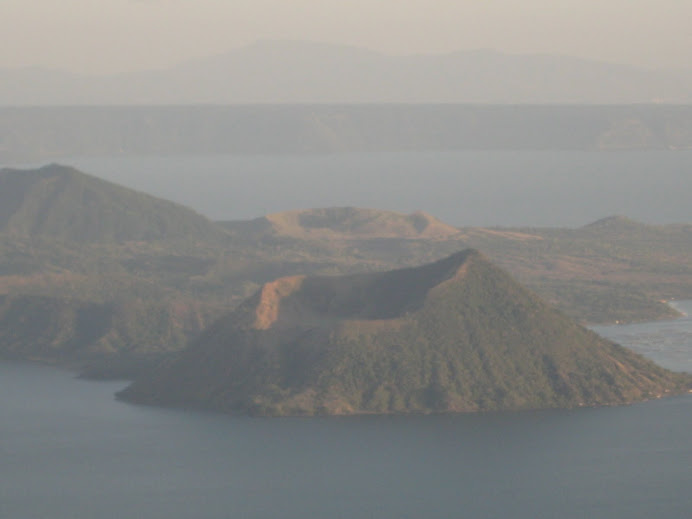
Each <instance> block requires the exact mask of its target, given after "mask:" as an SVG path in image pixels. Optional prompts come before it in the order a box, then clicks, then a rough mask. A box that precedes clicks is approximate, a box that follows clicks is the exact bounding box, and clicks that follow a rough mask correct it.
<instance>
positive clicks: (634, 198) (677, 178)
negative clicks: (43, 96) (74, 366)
mask: <svg viewBox="0 0 692 519" xmlns="http://www.w3.org/2000/svg"><path fill="white" fill-rule="evenodd" d="M59 162H61V163H66V164H71V165H74V166H76V167H78V168H79V169H81V170H83V171H84V172H86V173H90V174H93V175H96V176H99V177H102V178H105V179H108V180H111V181H114V182H117V183H121V184H124V185H126V186H130V187H133V188H136V189H139V190H142V191H145V192H148V193H151V194H154V195H156V196H160V197H163V198H167V199H169V200H173V201H176V202H179V203H182V204H185V205H188V206H190V207H192V208H194V209H196V210H197V211H199V212H201V213H203V214H205V215H207V216H209V217H210V218H212V219H215V220H231V219H249V218H254V217H258V216H262V215H264V214H267V213H273V212H279V211H286V210H290V209H304V208H311V207H331V206H356V207H372V208H376V209H389V210H395V211H402V212H411V211H416V210H423V211H426V212H428V213H430V214H432V215H434V216H437V217H438V218H440V219H442V220H443V221H445V222H447V223H450V224H452V225H457V226H467V225H474V226H492V225H499V226H566V227H578V226H581V225H585V224H588V223H591V222H593V221H595V220H598V219H600V218H603V217H606V216H611V215H614V214H622V215H626V216H629V217H630V218H634V219H636V220H640V221H643V222H646V223H671V222H685V223H687V222H692V204H690V203H689V200H690V196H691V194H692V151H676V152H667V151H638V152H633V151H629V152H579V151H497V150H492V151H454V152H430V153H424V152H411V153H344V154H334V155H318V156H310V155H286V156H239V155H235V156H231V155H229V156H183V157H106V158H103V157H101V158H66V159H63V160H61V161H59Z"/></svg>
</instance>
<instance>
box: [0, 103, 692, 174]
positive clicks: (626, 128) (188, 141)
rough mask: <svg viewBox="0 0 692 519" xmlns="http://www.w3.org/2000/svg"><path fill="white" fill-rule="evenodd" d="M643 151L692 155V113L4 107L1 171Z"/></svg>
mask: <svg viewBox="0 0 692 519" xmlns="http://www.w3.org/2000/svg"><path fill="white" fill-rule="evenodd" d="M690 91H692V90H690ZM642 149H659V150H686V149H692V105H686V106H682V105H662V104H648V105H639V104H638V105H618V106H615V105H611V106H568V105H559V106H557V105H470V104H466V105H462V104H454V105H450V104H437V105H432V104H420V105H403V104H391V103H390V104H379V105H376V104H361V105H345V104H341V105H319V104H310V105H308V104H301V105H245V106H244V105H233V106H231V105H226V106H220V105H219V106H201V105H197V106H118V107H109V106H88V107H87V106H74V107H48V106H43V107H42V106H35V107H10V108H1V107H0V164H2V163H6V164H16V163H21V162H23V161H24V162H26V161H28V162H38V161H48V160H52V161H62V160H64V157H91V156H105V157H112V156H138V155H163V156H180V155H214V154H230V155H244V154H251V155H286V154H322V153H363V152H364V153H371V152H401V151H404V152H406V151H426V152H440V151H443V152H444V151H457V150H642Z"/></svg>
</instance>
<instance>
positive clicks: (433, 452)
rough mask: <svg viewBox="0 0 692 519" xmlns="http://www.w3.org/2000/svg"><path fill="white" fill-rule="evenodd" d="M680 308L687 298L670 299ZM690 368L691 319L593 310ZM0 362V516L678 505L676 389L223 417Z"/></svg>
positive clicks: (632, 517)
mask: <svg viewBox="0 0 692 519" xmlns="http://www.w3.org/2000/svg"><path fill="white" fill-rule="evenodd" d="M676 304H677V305H678V308H680V309H681V310H683V311H685V312H687V313H688V314H689V313H691V312H692V301H683V302H679V303H676ZM597 330H598V331H599V333H602V334H604V335H606V336H608V337H611V338H614V339H616V340H622V341H623V344H626V345H627V344H632V345H634V346H635V347H636V349H637V350H638V351H641V352H644V353H646V354H647V355H648V356H654V357H655V358H656V359H657V360H658V361H660V362H661V363H662V364H664V365H667V366H668V367H672V368H677V369H686V370H692V319H690V318H689V317H687V318H683V319H680V320H677V321H671V322H666V323H648V324H637V325H625V326H612V327H598V328H597ZM121 387H123V383H118V382H107V383H104V382H89V381H84V380H78V379H75V378H74V377H73V375H72V374H70V373H68V372H64V371H59V370H55V369H53V368H49V367H45V366H36V365H27V364H17V363H0V391H1V392H2V394H3V398H2V399H1V400H0V413H1V414H2V416H3V420H2V421H1V422H0V459H1V460H2V463H0V517H2V518H3V519H25V518H31V517H50V518H51V519H68V518H69V519H74V518H75V517H98V518H103V519H110V518H113V519H116V518H118V519H120V518H122V517H145V518H147V519H149V518H151V519H158V518H161V519H163V518H166V519H188V518H190V517H195V518H199V519H217V518H218V519H228V518H252V519H254V518H258V519H259V518H262V519H264V518H267V519H269V518H277V517H281V518H287V519H299V518H300V519H303V518H305V517H335V518H340V517H343V518H349V519H369V518H381V519H390V518H391V519H394V518H421V517H425V518H430V519H437V518H439V519H443V518H444V519H448V518H449V517H469V518H496V517H512V518H514V519H537V518H560V519H572V518H573V519H577V518H579V519H583V518H584V517H589V518H594V519H650V518H651V517H665V518H666V519H678V518H679V519H687V518H688V517H689V511H690V510H692V494H690V492H689V489H690V487H691V486H692V470H691V469H690V467H692V440H691V439H690V435H689V431H690V430H692V395H686V396H680V397H674V398H670V399H663V400H658V401H652V402H648V403H644V404H637V405H632V406H624V407H614V408H600V409H576V410H569V411H539V412H522V413H486V414H468V415H442V416H390V417H387V416H385V417H377V416H368V417H347V418H334V417H332V418H309V419H294V418H286V419H258V418H246V417H228V416H222V415H212V414H204V413H195V412H187V411H178V410H166V409H159V408H147V407H137V406H132V405H128V404H124V403H121V402H117V401H115V400H114V399H113V393H114V392H115V391H116V390H118V389H120V388H121Z"/></svg>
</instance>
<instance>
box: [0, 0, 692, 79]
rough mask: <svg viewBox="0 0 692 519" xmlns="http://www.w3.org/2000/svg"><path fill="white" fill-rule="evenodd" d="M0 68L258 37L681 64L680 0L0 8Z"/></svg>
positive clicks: (113, 2) (686, 57) (345, 0)
mask: <svg viewBox="0 0 692 519" xmlns="http://www.w3.org/2000/svg"><path fill="white" fill-rule="evenodd" d="M0 20H1V21H2V31H3V38H2V39H3V44H2V45H1V46H0V67H19V66H49V67H54V68H64V69H69V70H74V71H82V72H93V73H101V72H118V71H124V70H132V69H141V68H154V67H166V66H169V65H172V64H174V63H177V62H180V61H184V60H187V59H190V58H194V57H199V56H206V55H210V54H219V53H222V52H226V51H229V50H232V49H234V48H238V47H241V46H243V45H247V44H249V43H252V42H253V41H256V40H258V39H303V40H312V41H324V42H332V43H346V44H351V45H358V46H362V47H368V48H371V49H374V50H379V51H383V52H386V53H391V54H409V53H437V52H447V51H454V50H467V49H478V48H493V49H497V50H500V51H507V52H516V53H526V52H550V53H559V54H568V55H573V56H581V57H587V58H597V59H602V60H606V61H616V62H623V63H632V64H638V65H645V66H653V67H690V66H692V59H691V58H692V30H690V27H689V24H690V20H692V1H690V0H483V1H479V0H0Z"/></svg>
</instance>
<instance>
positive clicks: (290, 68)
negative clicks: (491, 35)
mask: <svg viewBox="0 0 692 519" xmlns="http://www.w3.org/2000/svg"><path fill="white" fill-rule="evenodd" d="M691 85H692V72H690V71H675V70H647V69H644V68H637V67H634V66H628V65H619V64H610V63H604V62H599V61H589V60H585V59H578V58H572V57H566V56H553V55H538V54H536V55H514V54H504V53H501V52H497V51H492V50H475V51H460V52H452V53H447V54H437V55H410V56H389V55H385V54H381V53H378V52H374V51H371V50H367V49H362V48H357V47H349V46H345V45H333V44H325V43H315V42H306V41H288V40H266V41H260V42H257V43H255V44H252V45H249V46H246V47H243V48H240V49H236V50H233V51H231V52H228V53H225V54H221V55H218V56H211V57H208V58H205V59H198V60H194V61H190V62H187V63H182V64H180V65H178V66H176V67H173V68H170V69H165V70H150V71H144V72H139V73H131V74H122V75H116V76H103V77H90V76H85V75H76V74H69V73H66V72H62V71H50V70H42V69H35V68H34V69H4V70H0V106H2V105H4V106H11V105H25V106H28V105H94V104H97V105H98V104H115V105H123V104H137V105H151V104H156V105H167V104H238V103H242V104H245V103H250V104H252V103H270V104H274V103H280V104H283V103H288V104H292V103H510V104H513V103H577V104H584V103H586V104H610V103H652V102H665V103H688V102H690V101H692V94H690V92H691V91H692V88H690V86H691Z"/></svg>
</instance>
